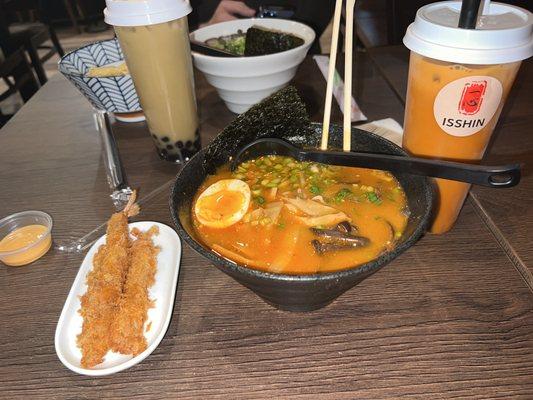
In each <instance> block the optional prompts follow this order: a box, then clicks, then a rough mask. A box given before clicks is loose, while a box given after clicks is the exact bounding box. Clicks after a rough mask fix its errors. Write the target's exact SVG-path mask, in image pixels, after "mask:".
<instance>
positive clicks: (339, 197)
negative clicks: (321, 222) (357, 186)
mask: <svg viewBox="0 0 533 400" xmlns="http://www.w3.org/2000/svg"><path fill="white" fill-rule="evenodd" d="M350 194H352V191H351V190H350V189H346V188H344V189H341V190H339V191H338V192H337V194H336V195H335V202H336V203H340V202H342V201H344V200H345V199H346V198H347V197H348V196H349V195H350Z"/></svg>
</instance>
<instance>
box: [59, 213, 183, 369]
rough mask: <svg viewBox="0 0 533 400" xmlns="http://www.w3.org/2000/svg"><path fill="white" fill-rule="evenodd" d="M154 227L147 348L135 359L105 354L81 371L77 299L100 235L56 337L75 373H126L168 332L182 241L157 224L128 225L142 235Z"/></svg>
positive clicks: (62, 357) (62, 356) (63, 358)
mask: <svg viewBox="0 0 533 400" xmlns="http://www.w3.org/2000/svg"><path fill="white" fill-rule="evenodd" d="M154 225H156V226H157V227H159V234H158V235H157V236H154V237H153V241H154V244H155V245H156V246H159V248H160V249H161V250H160V252H159V254H158V256H157V272H156V275H155V283H154V285H153V286H152V287H151V288H150V290H149V293H150V298H151V299H153V300H155V304H154V307H153V308H151V309H149V310H148V320H147V322H146V325H145V327H146V326H148V325H149V324H151V325H150V329H149V330H148V332H146V331H145V337H146V340H147V342H148V347H147V349H146V350H145V351H143V352H142V353H141V354H139V355H137V356H136V357H132V356H127V355H122V354H117V353H114V352H108V353H107V355H106V357H105V359H104V362H103V363H101V364H99V365H97V366H96V367H94V368H91V369H87V368H83V367H82V366H81V364H80V360H81V351H80V349H79V348H78V346H77V345H76V337H77V336H78V334H80V333H81V327H82V323H83V319H82V317H81V315H80V314H79V312H78V310H79V309H80V296H81V295H83V294H84V293H85V292H86V290H87V285H86V283H85V281H86V278H87V274H88V273H89V271H90V270H91V269H92V267H93V257H94V255H95V254H96V252H97V251H98V248H99V247H100V246H101V245H102V244H104V243H105V240H106V235H104V236H102V237H101V238H100V239H98V240H97V241H96V243H95V244H94V245H93V246H92V247H91V249H90V250H89V252H88V253H87V255H86V256H85V259H84V260H83V263H82V264H81V266H80V269H79V271H78V274H77V275H76V279H75V280H74V283H73V284H72V288H71V289H70V293H69V295H68V297H67V300H66V301H65V305H64V306H63V311H62V312H61V316H60V317H59V322H58V323H57V328H56V334H55V348H56V353H57V356H58V357H59V359H60V360H61V362H62V363H63V364H64V365H65V366H66V367H67V368H68V369H70V370H72V371H74V372H77V373H78V374H83V375H91V376H102V375H109V374H114V373H115V372H119V371H122V370H125V369H127V368H129V367H131V366H133V365H135V364H137V363H139V362H141V361H142V360H144V359H145V358H146V357H148V355H150V354H151V353H152V351H154V350H155V348H156V347H157V346H158V345H159V343H160V342H161V340H162V339H163V336H165V333H166V331H167V329H168V325H169V323H170V317H171V316H172V310H173V308H174V296H175V294H176V287H177V284H178V276H179V269H180V259H181V241H180V239H179V237H178V235H177V234H176V232H175V231H174V230H173V229H172V228H170V227H169V226H167V225H164V224H160V223H159V222H151V221H143V222H135V223H132V224H129V227H130V230H131V229H132V228H137V229H139V230H141V231H143V232H145V231H147V230H148V229H150V227H152V226H154Z"/></svg>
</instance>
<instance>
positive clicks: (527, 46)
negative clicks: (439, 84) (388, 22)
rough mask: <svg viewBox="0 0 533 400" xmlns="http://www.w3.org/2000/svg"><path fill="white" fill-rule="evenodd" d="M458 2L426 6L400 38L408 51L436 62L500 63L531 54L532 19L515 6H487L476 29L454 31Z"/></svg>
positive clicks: (456, 23)
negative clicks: (486, 10)
mask: <svg viewBox="0 0 533 400" xmlns="http://www.w3.org/2000/svg"><path fill="white" fill-rule="evenodd" d="M460 11H461V2H460V1H443V2H439V3H432V4H428V5H427V6H424V7H422V8H420V9H419V10H418V11H417V13H416V18H415V21H414V22H413V23H412V24H411V25H409V27H408V28H407V32H406V33H405V36H404V38H403V43H404V44H405V46H407V48H408V49H410V50H412V51H414V52H416V53H418V54H420V55H422V56H426V57H431V58H434V59H436V60H441V61H448V62H459V63H462V64H501V63H509V62H514V61H521V60H525V59H526V58H529V57H531V56H532V55H533V16H532V14H531V13H530V12H529V11H527V10H524V9H522V8H519V7H514V6H510V5H508V4H502V3H490V5H489V6H488V12H486V13H485V14H484V15H481V16H480V17H479V18H478V21H477V26H476V29H462V28H458V27H457V26H458V24H459V13H460Z"/></svg>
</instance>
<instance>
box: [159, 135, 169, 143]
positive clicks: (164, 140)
mask: <svg viewBox="0 0 533 400" xmlns="http://www.w3.org/2000/svg"><path fill="white" fill-rule="evenodd" d="M161 140H162V141H163V142H165V143H166V142H168V141H170V139H169V138H168V137H166V136H163V137H162V138H161Z"/></svg>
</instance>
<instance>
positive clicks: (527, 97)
mask: <svg viewBox="0 0 533 400" xmlns="http://www.w3.org/2000/svg"><path fill="white" fill-rule="evenodd" d="M370 55H371V58H372V59H373V60H374V61H375V63H376V65H377V66H378V69H379V70H380V71H381V72H382V73H383V76H384V77H385V79H386V80H387V81H388V82H389V83H390V86H391V88H392V89H393V90H394V91H395V93H396V94H397V96H398V97H399V98H400V99H401V100H402V101H403V102H404V101H405V94H406V91H407V72H408V62H409V51H408V50H407V49H406V48H405V47H403V46H395V47H382V48H376V49H372V50H371V51H370ZM532 93H533V60H526V61H524V62H523V63H522V66H521V68H520V71H519V72H518V76H517V78H516V80H515V84H514V86H513V88H512V90H511V93H510V95H509V98H508V100H507V102H506V104H505V106H504V109H503V111H502V114H501V116H500V119H499V121H498V125H497V126H496V129H495V131H494V134H493V137H492V140H491V143H490V145H489V148H488V149H487V153H486V155H485V157H484V162H486V163H487V164H508V163H521V164H522V180H521V182H520V184H519V185H518V186H516V187H514V188H511V189H506V190H501V191H500V190H493V189H488V188H484V187H474V189H473V190H472V191H471V195H470V199H471V201H473V202H474V204H475V207H476V210H477V212H478V213H479V215H480V216H481V217H482V218H483V220H484V221H485V223H486V224H487V225H488V226H489V228H490V229H491V230H492V231H493V232H494V235H495V237H496V238H497V240H498V241H499V242H500V243H501V245H502V247H503V248H504V249H505V250H506V252H507V254H508V256H509V257H510V258H511V259H512V260H513V262H514V263H515V264H516V265H517V268H519V270H520V273H521V274H522V275H523V277H524V279H525V280H526V281H527V282H528V284H529V285H530V287H531V288H532V290H533V240H531V232H533V207H531V204H533V203H532V200H531V197H532V194H533V135H531V134H530V132H531V126H532V125H533V115H532V114H531V110H532V109H533V96H532Z"/></svg>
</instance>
